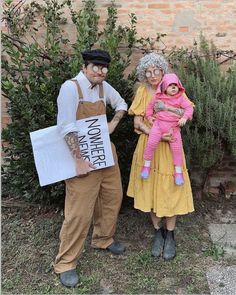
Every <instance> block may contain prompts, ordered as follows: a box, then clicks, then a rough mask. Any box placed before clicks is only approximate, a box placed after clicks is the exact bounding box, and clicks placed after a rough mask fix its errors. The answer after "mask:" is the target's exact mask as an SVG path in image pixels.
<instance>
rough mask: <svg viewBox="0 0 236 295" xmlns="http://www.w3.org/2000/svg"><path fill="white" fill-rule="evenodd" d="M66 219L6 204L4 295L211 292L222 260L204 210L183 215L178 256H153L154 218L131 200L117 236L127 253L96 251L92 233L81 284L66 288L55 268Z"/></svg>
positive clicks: (82, 259)
mask: <svg viewBox="0 0 236 295" xmlns="http://www.w3.org/2000/svg"><path fill="white" fill-rule="evenodd" d="M62 221H63V216H62V214H60V212H58V210H56V209H53V208H43V209H37V208H35V207H30V206H29V207H27V208H22V209H21V208H16V207H12V208H3V210H2V294H184V293H188V294H191V293H195V294H209V289H208V284H207V279H206V271H207V270H208V268H209V267H211V266H213V265H215V263H217V261H216V260H215V258H216V257H217V259H218V260H219V259H222V255H221V252H220V250H219V249H218V250H217V249H216V248H213V247H214V246H213V245H212V243H211V241H210V237H209V235H208V230H207V227H206V226H207V225H206V223H205V221H204V218H203V217H202V214H201V212H197V213H192V214H190V215H186V216H181V217H180V218H179V219H178V223H177V228H176V241H177V251H178V252H177V257H176V258H175V259H174V260H172V261H168V262H166V261H164V260H163V259H162V258H154V257H152V256H151V252H150V248H151V242H152V235H153V229H152V225H151V221H150V219H149V216H148V214H144V213H141V212H139V211H137V210H134V209H133V208H132V204H131V202H130V201H127V203H125V204H124V206H123V207H122V210H121V212H120V216H119V221H118V228H117V234H116V238H117V239H118V240H121V241H122V242H124V243H125V244H126V246H127V250H126V252H125V254H124V255H122V256H114V255H112V254H109V253H108V252H106V251H102V250H94V249H92V248H91V247H90V240H91V231H90V233H89V236H88V239H87V241H86V244H85V249H84V251H83V254H82V256H81V257H80V259H79V263H78V273H79V276H80V284H79V285H78V286H77V287H76V288H72V289H66V288H64V287H63V286H62V285H61V284H60V282H59V280H58V277H57V275H55V274H54V272H53V261H54V259H55V256H56V254H57V251H58V246H59V239H58V237H59V231H60V227H61V224H62ZM199 229H201V230H199ZM203 243H204V245H205V250H204V251H203V250H202V244H203ZM225 263H227V261H226V262H225ZM231 263H232V261H231Z"/></svg>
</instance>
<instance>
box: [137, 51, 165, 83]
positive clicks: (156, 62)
mask: <svg viewBox="0 0 236 295" xmlns="http://www.w3.org/2000/svg"><path fill="white" fill-rule="evenodd" d="M152 66H154V67H158V68H160V69H162V70H163V72H164V74H166V73H167V72H168V62H167V61H166V59H165V58H164V56H163V55H161V54H159V53H154V52H152V53H148V54H146V55H144V56H143V57H142V58H141V59H140V61H139V64H138V66H137V69H136V70H137V75H138V79H139V81H142V82H146V81H147V78H146V76H145V71H146V69H147V68H149V67H152Z"/></svg>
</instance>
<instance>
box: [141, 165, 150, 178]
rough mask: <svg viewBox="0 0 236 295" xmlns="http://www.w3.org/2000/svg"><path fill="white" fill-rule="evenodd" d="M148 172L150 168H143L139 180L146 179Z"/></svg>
mask: <svg viewBox="0 0 236 295" xmlns="http://www.w3.org/2000/svg"><path fill="white" fill-rule="evenodd" d="M150 170H151V168H150V167H146V166H143V168H142V170H141V173H140V176H141V178H143V179H147V178H148V177H149V174H150Z"/></svg>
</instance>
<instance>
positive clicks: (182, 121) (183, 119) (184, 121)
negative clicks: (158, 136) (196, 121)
mask: <svg viewBox="0 0 236 295" xmlns="http://www.w3.org/2000/svg"><path fill="white" fill-rule="evenodd" d="M186 122H187V119H185V118H181V119H180V120H179V122H178V124H179V126H181V127H182V126H184V125H185V124H186Z"/></svg>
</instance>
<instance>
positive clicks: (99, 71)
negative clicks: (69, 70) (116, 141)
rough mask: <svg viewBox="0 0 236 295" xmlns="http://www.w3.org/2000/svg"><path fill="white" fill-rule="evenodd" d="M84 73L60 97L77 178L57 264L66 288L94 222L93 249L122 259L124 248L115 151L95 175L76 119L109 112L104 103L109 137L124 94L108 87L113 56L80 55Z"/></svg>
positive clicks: (69, 189) (69, 187)
mask: <svg viewBox="0 0 236 295" xmlns="http://www.w3.org/2000/svg"><path fill="white" fill-rule="evenodd" d="M82 56H83V60H84V65H83V69H82V71H80V73H79V74H78V75H77V76H76V77H75V78H74V79H73V80H68V81H66V82H65V83H64V84H63V85H62V87H61V89H60V93H59V96H58V100H57V101H58V118H57V121H58V127H59V130H60V132H61V135H62V136H63V137H64V139H65V141H66V143H67V145H68V147H69V149H70V151H71V153H72V155H73V157H74V159H75V163H76V172H77V177H74V178H71V179H68V180H66V198H65V220H64V222H63V225H62V228H61V232H60V241H61V243H60V249H59V253H58V255H57V257H56V260H55V266H54V269H55V272H56V273H58V274H60V280H61V282H62V284H63V285H64V286H66V287H74V286H76V285H77V283H78V282H79V277H78V275H77V272H76V264H77V258H78V257H79V256H80V254H81V252H82V250H83V246H84V243H85V239H86V237H87V234H88V231H89V227H90V224H91V221H92V219H93V226H94V228H93V235H92V247H94V248H100V249H106V250H108V251H110V252H111V253H113V254H122V253H123V252H124V251H125V247H124V245H122V244H121V243H120V242H118V241H114V239H113V235H114V233H115V227H116V222H117V217H118V213H119V209H120V206H121V201H122V195H123V194H122V186H121V177H120V170H119V166H118V162H117V155H116V151H115V147H114V145H113V144H112V152H113V157H114V161H115V165H114V166H112V167H107V168H104V169H99V170H94V171H91V170H93V169H94V168H95V167H94V166H93V165H92V163H90V162H88V161H85V160H83V158H82V157H81V154H80V148H79V142H78V133H77V132H76V131H77V130H76V125H75V123H76V120H78V119H82V118H88V117H91V116H97V115H102V114H105V113H106V104H110V105H111V107H112V108H113V109H114V110H115V115H114V117H113V119H112V120H111V121H110V122H109V123H108V129H109V133H110V134H111V133H112V132H113V131H114V130H115V128H116V126H117V125H118V123H119V121H120V120H121V118H122V117H123V115H124V114H125V112H126V110H127V105H126V103H125V101H124V99H123V98H121V96H120V94H119V93H118V92H117V91H116V90H115V89H114V88H113V87H112V86H111V85H109V84H108V83H107V82H105V81H104V80H105V78H106V76H107V72H108V68H109V63H110V60H111V59H110V55H109V53H108V52H106V51H104V50H99V49H97V50H89V51H85V52H83V53H82Z"/></svg>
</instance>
